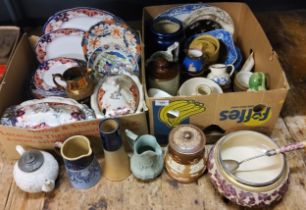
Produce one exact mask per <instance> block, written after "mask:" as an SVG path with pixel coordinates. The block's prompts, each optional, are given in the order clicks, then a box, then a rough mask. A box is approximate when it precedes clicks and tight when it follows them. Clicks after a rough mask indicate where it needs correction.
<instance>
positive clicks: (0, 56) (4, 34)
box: [0, 26, 20, 82]
mask: <svg viewBox="0 0 306 210" xmlns="http://www.w3.org/2000/svg"><path fill="white" fill-rule="evenodd" d="M19 36H20V28H19V27H17V26H0V82H1V81H2V78H3V76H4V74H5V72H6V67H7V64H8V63H9V61H10V57H11V55H12V53H13V52H14V49H15V47H16V45H17V42H18V39H19Z"/></svg>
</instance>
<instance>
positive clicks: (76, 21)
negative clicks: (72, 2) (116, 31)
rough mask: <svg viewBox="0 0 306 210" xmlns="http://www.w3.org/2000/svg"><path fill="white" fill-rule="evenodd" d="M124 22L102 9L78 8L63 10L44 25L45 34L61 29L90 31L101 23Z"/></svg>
mask: <svg viewBox="0 0 306 210" xmlns="http://www.w3.org/2000/svg"><path fill="white" fill-rule="evenodd" d="M102 20H103V21H122V20H121V19H120V18H118V17H117V16H115V15H114V14H112V13H110V12H107V11H103V10H100V9H94V8H87V7H76V8H71V9H68V10H62V11H59V12H57V13H56V14H54V15H53V16H51V17H50V18H49V19H48V21H47V22H46V24H45V25H44V28H43V32H44V33H45V34H46V33H50V32H51V31H54V30H57V29H60V28H75V29H80V30H83V31H88V30H89V29H90V27H91V26H93V25H95V24H96V23H98V22H100V21H102Z"/></svg>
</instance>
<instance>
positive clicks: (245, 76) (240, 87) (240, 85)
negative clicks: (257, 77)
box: [234, 71, 253, 91]
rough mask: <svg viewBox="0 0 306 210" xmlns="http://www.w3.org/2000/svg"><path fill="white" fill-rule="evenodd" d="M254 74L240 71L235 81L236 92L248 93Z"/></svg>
mask: <svg viewBox="0 0 306 210" xmlns="http://www.w3.org/2000/svg"><path fill="white" fill-rule="evenodd" d="M252 74H253V73H252V72H248V71H240V72H239V73H237V74H236V76H235V79H234V90H235V91H247V90H248V88H249V80H250V77H251V76H252Z"/></svg>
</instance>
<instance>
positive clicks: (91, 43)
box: [82, 21, 141, 61]
mask: <svg viewBox="0 0 306 210" xmlns="http://www.w3.org/2000/svg"><path fill="white" fill-rule="evenodd" d="M109 43H117V44H118V45H121V46H125V47H126V48H127V49H126V50H127V52H128V53H130V54H132V55H133V57H134V59H135V60H136V61H138V60H139V58H140V53H141V49H140V48H141V47H140V37H139V35H138V33H137V32H136V31H134V30H133V29H131V28H130V27H129V26H128V25H127V24H126V23H119V22H106V21H101V22H99V23H97V24H96V25H94V26H92V27H91V28H90V29H89V31H87V32H86V33H85V34H84V37H83V40H82V47H83V52H84V55H85V57H86V59H88V58H90V56H91V54H92V53H93V52H94V51H95V50H96V49H97V48H98V47H100V46H101V45H104V44H109Z"/></svg>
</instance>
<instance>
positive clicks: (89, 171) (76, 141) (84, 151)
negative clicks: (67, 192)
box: [56, 135, 101, 189]
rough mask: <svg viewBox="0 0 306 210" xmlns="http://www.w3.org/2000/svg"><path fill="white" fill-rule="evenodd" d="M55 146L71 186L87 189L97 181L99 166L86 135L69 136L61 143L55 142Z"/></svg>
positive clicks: (99, 174) (99, 171)
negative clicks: (62, 160) (58, 150)
mask: <svg viewBox="0 0 306 210" xmlns="http://www.w3.org/2000/svg"><path fill="white" fill-rule="evenodd" d="M56 147H57V148H59V149H60V154H61V156H62V157H63V159H64V164H65V168H66V171H67V174H68V178H69V181H70V184H71V185H72V187H74V188H76V189H88V188H90V187H93V186H94V185H95V184H97V183H98V181H99V180H100V178H101V167H100V165H99V162H98V161H97V159H96V157H95V155H94V154H93V152H92V149H91V147H90V142H89V139H88V138H87V137H86V136H82V135H75V136H71V137H69V138H68V139H66V140H65V141H64V142H63V143H61V142H56Z"/></svg>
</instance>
